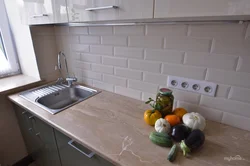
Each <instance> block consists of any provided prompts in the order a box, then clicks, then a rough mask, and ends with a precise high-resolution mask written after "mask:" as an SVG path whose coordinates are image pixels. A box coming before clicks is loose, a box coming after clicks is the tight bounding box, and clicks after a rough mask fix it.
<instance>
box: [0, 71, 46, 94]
mask: <svg viewBox="0 0 250 166" xmlns="http://www.w3.org/2000/svg"><path fill="white" fill-rule="evenodd" d="M40 81H41V80H40V79H37V78H34V77H30V76H26V75H22V74H20V75H16V76H11V77H6V78H1V79H0V94H1V93H4V92H7V91H10V90H13V89H16V88H20V87H23V86H25V85H29V84H33V83H36V82H40Z"/></svg>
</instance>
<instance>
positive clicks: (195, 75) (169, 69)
mask: <svg viewBox="0 0 250 166" xmlns="http://www.w3.org/2000/svg"><path fill="white" fill-rule="evenodd" d="M163 74H167V75H173V76H180V77H187V78H192V79H198V80H203V79H205V74H206V68H204V67H196V66H185V65H176V64H170V63H165V64H163Z"/></svg>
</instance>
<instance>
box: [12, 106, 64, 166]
mask: <svg viewBox="0 0 250 166" xmlns="http://www.w3.org/2000/svg"><path fill="white" fill-rule="evenodd" d="M14 109H15V112H16V115H17V119H18V123H19V126H20V130H21V132H22V135H23V138H24V142H25V145H26V147H27V151H28V153H29V154H30V155H32V157H33V159H34V160H35V163H36V165H38V166H60V165H61V163H60V158H59V154H58V150H57V145H56V139H55V134H54V129H53V128H52V127H50V126H49V125H47V124H46V123H44V122H43V121H41V120H40V119H38V118H36V117H34V116H33V115H32V114H30V113H29V112H28V111H26V110H25V109H22V108H20V107H18V106H16V105H14Z"/></svg>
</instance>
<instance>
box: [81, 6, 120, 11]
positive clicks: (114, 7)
mask: <svg viewBox="0 0 250 166" xmlns="http://www.w3.org/2000/svg"><path fill="white" fill-rule="evenodd" d="M117 8H119V7H118V6H102V7H92V8H86V9H85V10H86V11H95V10H103V9H117Z"/></svg>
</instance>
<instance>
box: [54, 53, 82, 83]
mask: <svg viewBox="0 0 250 166" xmlns="http://www.w3.org/2000/svg"><path fill="white" fill-rule="evenodd" d="M61 56H63V58H64V63H65V68H66V72H67V73H66V81H67V82H68V86H69V87H71V86H72V84H73V82H76V81H77V78H76V77H70V76H69V69H68V64H67V59H66V56H65V54H64V53H63V52H61V51H60V52H59V53H58V56H57V67H58V69H59V71H60V73H61V75H62V72H61V69H62V65H61ZM63 81H64V79H63V78H62V77H60V78H58V79H57V83H62V82H63Z"/></svg>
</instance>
